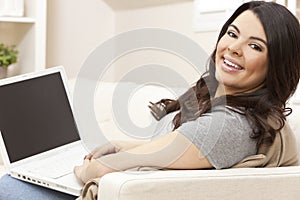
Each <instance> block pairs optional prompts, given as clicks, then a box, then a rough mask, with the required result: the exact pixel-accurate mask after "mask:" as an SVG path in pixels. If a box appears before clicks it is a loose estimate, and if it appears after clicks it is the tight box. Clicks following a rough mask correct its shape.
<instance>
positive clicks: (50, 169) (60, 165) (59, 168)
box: [30, 150, 84, 179]
mask: <svg viewBox="0 0 300 200" xmlns="http://www.w3.org/2000/svg"><path fill="white" fill-rule="evenodd" d="M83 157H84V153H83V152H82V151H80V150H78V151H74V150H67V151H65V152H64V153H60V155H56V156H54V157H50V158H44V159H42V160H40V161H39V162H36V164H35V167H34V168H33V169H31V170H30V172H31V173H36V174H39V175H42V176H46V177H49V178H54V179H56V178H59V177H62V176H65V175H67V174H70V173H73V169H74V167H75V166H76V165H81V164H82V162H83Z"/></svg>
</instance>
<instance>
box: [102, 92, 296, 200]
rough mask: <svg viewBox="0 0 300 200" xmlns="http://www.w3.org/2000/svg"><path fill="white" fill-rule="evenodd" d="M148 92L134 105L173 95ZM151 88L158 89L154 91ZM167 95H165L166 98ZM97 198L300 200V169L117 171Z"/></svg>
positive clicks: (292, 120) (292, 121) (293, 124)
mask: <svg viewBox="0 0 300 200" xmlns="http://www.w3.org/2000/svg"><path fill="white" fill-rule="evenodd" d="M147 89H148V92H145V91H144V93H141V95H137V98H136V99H135V106H137V107H138V105H139V104H145V102H146V100H145V99H143V98H148V100H149V99H151V98H153V99H155V98H157V97H158V96H159V97H160V98H161V97H167V96H168V95H169V96H170V94H169V93H164V91H163V90H162V91H158V93H159V95H157V96H155V97H154V96H151V95H150V94H151V93H153V91H156V92H157V89H155V88H151V87H149V88H147ZM151 89H152V90H153V89H155V90H153V91H152V92H151ZM110 91H111V90H110ZM102 94H103V93H102ZM145 94H148V96H147V95H145ZM164 94H165V95H166V96H163V95H164ZM152 95H153V94H152ZM125 100H126V99H125ZM295 102H296V101H292V103H291V104H290V106H291V107H292V108H293V110H294V111H293V114H291V115H290V116H289V117H288V120H289V123H290V125H291V127H292V129H293V130H294V133H295V135H296V138H297V141H298V146H299V150H300V142H299V141H300V104H298V103H299V102H297V103H295ZM144 106H145V105H144ZM106 109H107V108H106ZM131 111H132V110H131ZM129 112H130V110H129ZM133 112H134V111H133ZM135 114H137V115H139V117H138V118H137V119H139V120H141V119H145V120H146V119H148V118H149V117H151V116H146V114H145V113H144V114H145V115H144V116H141V112H140V110H139V112H136V113H135ZM105 116H109V114H108V115H105ZM147 117H148V118H147ZM111 120H112V119H105V120H104V121H105V123H110V122H111ZM100 121H101V120H100ZM108 127H111V126H108ZM98 196H99V199H100V200H149V199H153V200H154V199H155V200H157V199H160V200H164V199H166V200H170V199H173V200H174V199H178V200H183V199H186V200H190V199H201V200H202V199H204V200H220V199H222V200H235V199H238V200H240V199H243V200H253V199H256V200H266V199H270V200H282V199H285V200H299V199H300V166H299V167H298V166H297V167H280V168H243V169H225V170H171V171H139V172H135V173H133V172H115V173H111V174H107V175H105V176H104V177H103V178H102V179H101V180H100V183H99V191H98Z"/></svg>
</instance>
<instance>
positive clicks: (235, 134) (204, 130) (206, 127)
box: [177, 106, 256, 169]
mask: <svg viewBox="0 0 300 200" xmlns="http://www.w3.org/2000/svg"><path fill="white" fill-rule="evenodd" d="M177 130H178V132H180V133H181V134H183V135H184V136H185V137H187V138H188V139H189V140H190V141H192V142H193V144H194V145H196V146H197V147H198V148H199V150H200V151H201V153H202V154H203V155H204V156H206V158H207V159H208V160H209V162H210V163H211V165H212V166H213V167H214V168H216V169H222V168H228V167H231V166H233V165H234V164H236V163H238V162H239V161H241V160H242V159H243V158H245V157H247V156H250V155H254V154H256V140H254V139H252V138H250V135H251V133H252V131H253V130H252V128H251V127H250V124H249V122H248V120H247V119H246V117H245V116H244V115H242V114H239V113H237V112H234V111H232V110H230V109H228V108H224V107H220V106H217V107H214V108H213V111H212V112H211V113H207V114H205V115H203V116H201V117H199V118H197V119H196V120H195V121H189V122H186V123H184V124H182V125H181V126H180V127H179V128H178V129H177Z"/></svg>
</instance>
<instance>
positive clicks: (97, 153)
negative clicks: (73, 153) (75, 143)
mask: <svg viewBox="0 0 300 200" xmlns="http://www.w3.org/2000/svg"><path fill="white" fill-rule="evenodd" d="M144 143H145V141H111V142H109V143H107V144H105V145H103V146H100V147H97V148H95V149H94V150H93V151H92V152H91V153H90V154H88V155H86V156H85V159H89V160H90V159H92V158H94V159H97V158H100V157H102V156H105V155H108V154H113V153H118V152H120V151H126V150H129V149H132V148H134V147H136V146H139V145H141V144H144Z"/></svg>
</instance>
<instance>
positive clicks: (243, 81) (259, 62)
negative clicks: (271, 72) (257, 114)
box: [215, 10, 268, 94]
mask: <svg viewBox="0 0 300 200" xmlns="http://www.w3.org/2000/svg"><path fill="white" fill-rule="evenodd" d="M267 54H268V49H267V39H266V34H265V31H264V28H263V26H262V24H261V22H260V20H259V19H258V18H257V17H256V16H255V15H254V13H253V12H252V11H249V10H247V11H245V12H243V13H241V14H240V15H239V16H238V17H237V18H236V19H235V20H234V21H233V22H232V24H231V25H229V27H228V29H227V32H226V33H225V34H224V35H223V37H222V38H221V39H220V41H219V43H218V45H217V51H216V60H215V61H216V74H215V75H216V79H217V80H218V82H219V85H223V86H224V89H225V93H226V94H235V93H240V92H251V91H254V90H256V89H258V88H259V87H261V86H262V84H263V82H264V80H265V78H266V74H267V70H268V59H267ZM223 93H224V92H223Z"/></svg>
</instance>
